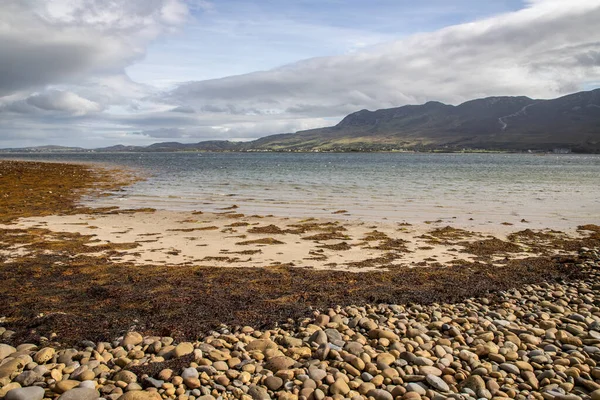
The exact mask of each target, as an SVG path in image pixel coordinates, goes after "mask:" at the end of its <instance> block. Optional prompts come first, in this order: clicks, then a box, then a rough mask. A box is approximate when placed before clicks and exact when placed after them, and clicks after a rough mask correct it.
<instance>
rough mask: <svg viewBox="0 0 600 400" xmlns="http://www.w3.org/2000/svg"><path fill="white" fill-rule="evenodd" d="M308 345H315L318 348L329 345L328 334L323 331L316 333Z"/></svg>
mask: <svg viewBox="0 0 600 400" xmlns="http://www.w3.org/2000/svg"><path fill="white" fill-rule="evenodd" d="M308 343H310V344H313V343H314V344H316V345H317V346H319V345H322V344H325V343H327V334H326V333H325V332H323V331H321V330H318V331H315V333H313V334H312V335H311V336H310V338H309V339H308Z"/></svg>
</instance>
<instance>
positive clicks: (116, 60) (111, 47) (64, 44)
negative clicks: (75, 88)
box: [0, 0, 188, 96]
mask: <svg viewBox="0 0 600 400" xmlns="http://www.w3.org/2000/svg"><path fill="white" fill-rule="evenodd" d="M187 16H188V9H187V7H186V6H185V4H184V3H182V2H181V1H180V0H148V1H146V0H128V1H127V2H119V3H115V2H114V1H110V0H70V1H69V0H56V1H51V2H50V1H46V0H3V1H2V2H0V54H2V55H3V57H2V62H1V63H0V96H6V95H9V94H12V93H15V92H18V91H20V90H28V89H33V90H36V89H40V88H43V87H44V86H46V85H56V84H61V83H77V82H79V81H80V80H82V79H84V78H87V77H89V76H90V75H94V74H115V73H117V72H122V70H123V68H124V67H125V66H127V65H129V64H131V63H133V62H134V61H135V60H139V59H140V58H141V57H142V56H143V55H144V51H145V45H146V44H147V43H148V42H149V41H150V40H152V39H154V38H156V37H157V36H158V35H159V34H161V33H162V32H165V31H168V30H170V29H172V28H173V27H174V26H177V25H178V24H181V23H182V22H183V21H184V20H185V19H186V18H187Z"/></svg>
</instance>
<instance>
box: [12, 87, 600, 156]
mask: <svg viewBox="0 0 600 400" xmlns="http://www.w3.org/2000/svg"><path fill="white" fill-rule="evenodd" d="M32 149H40V148H30V149H29V150H31V151H44V150H43V149H40V150H32ZM46 149H50V150H49V151H58V150H57V147H56V146H46ZM61 149H63V150H65V151H79V150H81V149H78V148H61ZM556 149H560V150H559V151H562V150H564V151H572V152H581V153H600V89H596V90H592V91H584V92H579V93H574V94H571V95H567V96H563V97H560V98H557V99H551V100H537V99H531V98H529V97H524V96H520V97H487V98H482V99H476V100H471V101H467V102H465V103H462V104H460V105H457V106H453V105H448V104H443V103H440V102H436V101H430V102H428V103H425V104H422V105H407V106H402V107H397V108H389V109H382V110H377V111H368V110H361V111H358V112H355V113H352V114H350V115H348V116H346V117H345V118H344V119H343V120H342V121H340V123H338V124H337V125H335V126H331V127H326V128H319V129H312V130H307V131H300V132H296V133H288V134H278V135H271V136H266V137H262V138H260V139H257V140H254V141H250V142H230V141H220V140H212V141H204V142H200V143H193V144H190V143H188V144H183V143H178V142H166V143H155V144H152V145H150V146H145V147H138V146H123V145H119V146H112V147H106V148H101V149H95V150H94V151H104V152H119V151H123V152H136V151H143V152H151V151H393V150H407V151H464V150H467V151H481V150H486V151H527V150H534V151H553V150H556ZM10 150H12V151H18V150H20V151H27V150H28V149H10ZM5 151H6V150H5Z"/></svg>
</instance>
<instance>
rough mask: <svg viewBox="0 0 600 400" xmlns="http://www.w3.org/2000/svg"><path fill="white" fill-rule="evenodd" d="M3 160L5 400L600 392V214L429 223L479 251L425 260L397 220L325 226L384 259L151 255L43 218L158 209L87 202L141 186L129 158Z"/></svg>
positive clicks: (309, 399)
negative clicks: (517, 225)
mask: <svg viewBox="0 0 600 400" xmlns="http://www.w3.org/2000/svg"><path fill="white" fill-rule="evenodd" d="M0 171H1V172H2V174H0V183H1V184H2V187H3V188H9V189H8V190H7V194H8V195H7V196H6V195H5V196H3V197H2V198H1V199H0V205H1V206H2V207H1V209H2V210H4V211H3V212H2V213H3V215H2V216H1V217H2V218H1V222H2V223H3V224H4V225H3V227H2V229H0V251H2V253H0V262H1V263H2V267H0V275H1V276H0V277H1V278H2V279H1V282H3V283H0V296H1V297H2V298H4V299H6V301H3V304H2V305H0V338H1V340H0V399H2V398H4V399H7V400H42V399H63V400H68V399H84V400H85V399H111V400H116V399H124V400H127V399H157V400H158V399H180V400H196V399H202V400H213V399H216V400H219V399H244V400H266V399H281V400H322V399H328V400H329V399H336V400H338V399H346V398H348V399H353V400H367V399H368V400H393V399H407V400H419V399H424V400H433V399H436V400H442V399H446V398H452V399H465V400H466V399H488V400H489V399H500V398H504V399H507V398H511V399H546V400H553V399H556V400H578V399H583V400H587V399H592V400H596V399H600V366H599V365H597V363H598V362H599V361H600V308H599V302H600V298H599V296H600V284H599V283H598V278H599V277H600V227H598V226H597V225H594V224H593V221H590V222H591V223H590V224H588V225H585V226H580V227H579V228H578V229H577V230H576V232H577V233H576V234H573V233H570V234H569V235H567V234H562V233H561V234H558V233H556V232H554V233H549V232H531V233H528V235H529V236H527V238H528V240H529V241H526V240H525V239H524V238H525V236H524V235H523V234H521V235H520V236H518V237H512V239H511V236H510V235H505V236H502V238H500V239H498V238H490V237H487V236H481V237H480V236H476V237H473V238H470V239H468V238H467V236H468V235H467V234H466V233H465V232H464V231H459V230H448V229H446V230H444V231H443V232H446V233H447V232H450V235H448V236H443V235H431V232H429V236H425V237H421V239H423V240H429V241H430V242H435V243H434V246H432V247H435V246H436V245H439V246H443V247H444V249H445V250H448V248H453V247H458V248H463V247H464V248H466V249H467V250H469V249H470V251H471V253H469V254H464V255H463V254H461V257H459V260H458V261H457V260H456V259H454V260H453V259H452V258H450V259H446V258H442V257H437V259H435V258H433V259H431V260H430V261H429V262H426V263H425V264H423V265H402V263H398V262H395V261H398V260H401V259H402V258H401V255H402V254H404V253H406V252H412V256H411V257H413V258H411V259H410V260H411V262H413V261H416V259H415V258H414V257H415V253H416V251H415V250H417V249H416V248H413V247H411V246H412V243H411V242H410V240H409V239H408V238H405V239H402V240H403V241H400V239H399V238H397V237H394V236H393V235H394V234H398V235H399V234H400V233H397V232H392V231H385V230H384V229H382V228H381V227H380V228H379V230H377V229H375V228H373V227H370V226H369V227H363V228H361V229H363V231H360V234H359V233H355V231H353V230H352V229H349V230H341V229H333V230H332V229H330V227H331V225H327V226H328V227H329V228H328V229H329V230H325V231H319V232H321V233H323V232H326V233H328V234H332V235H333V237H332V238H329V237H328V238H324V237H319V238H318V239H327V240H329V239H331V240H336V242H335V243H336V244H339V241H340V240H345V241H346V242H347V246H357V247H358V246H362V247H363V248H364V247H365V246H367V247H368V249H367V250H364V251H373V252H375V251H384V252H385V254H391V255H389V256H387V257H388V258H387V259H386V258H385V257H382V255H380V254H375V253H373V254H371V255H370V256H369V257H371V258H369V259H370V260H373V259H378V260H379V261H378V262H376V263H370V264H369V266H370V267H373V266H375V267H374V268H366V269H365V270H364V271H361V270H360V268H361V265H362V264H360V263H359V264H356V265H354V266H355V267H356V268H358V270H349V269H348V268H337V269H336V268H329V269H328V268H317V269H311V268H302V267H299V266H298V265H289V262H287V261H289V260H285V261H286V263H283V262H282V263H279V264H277V265H275V264H270V265H265V266H264V267H262V268H259V267H256V266H253V267H252V268H246V269H244V268H242V267H239V266H229V267H227V268H224V267H223V266H214V265H212V266H210V265H203V266H198V265H195V263H194V262H193V260H192V261H190V260H185V259H183V260H181V262H179V263H177V264H175V263H172V262H171V263H169V262H168V260H167V261H166V262H156V260H154V261H153V262H152V263H150V264H149V261H146V262H139V261H137V262H136V260H134V259H131V258H128V257H132V256H131V254H132V253H135V252H136V251H138V252H139V251H140V246H139V245H135V243H134V242H131V241H130V240H129V239H128V238H125V239H127V240H125V239H123V241H122V242H119V241H115V240H114V238H112V237H111V238H110V239H111V240H107V238H106V237H103V236H101V235H99V236H95V235H91V234H88V233H86V234H83V233H82V232H80V231H73V230H69V229H66V230H65V229H63V230H58V229H57V228H56V225H47V226H45V227H42V226H34V225H35V224H39V223H40V220H39V218H46V217H47V218H57V217H56V216H62V217H61V218H65V219H68V218H74V217H76V216H81V215H85V216H87V217H86V218H98V219H101V218H103V217H105V216H114V215H117V216H118V218H120V219H122V220H125V221H126V218H125V217H129V216H133V217H132V218H134V219H135V216H136V214H137V212H142V213H153V211H151V210H138V211H137V212H136V211H119V210H114V209H102V210H99V209H91V208H89V207H82V206H81V205H80V204H79V199H80V198H81V196H82V195H84V194H87V195H90V194H91V193H96V194H97V193H98V192H101V191H102V190H109V189H114V188H115V187H118V186H119V185H124V184H126V183H127V179H128V178H127V174H126V173H125V172H122V174H121V175H119V176H120V177H121V179H120V180H115V179H114V177H115V173H114V171H113V172H110V173H108V172H103V171H101V170H98V169H97V168H96V169H95V168H91V167H89V166H78V165H75V164H53V165H52V166H50V165H48V164H43V163H23V162H0ZM74 176H77V179H72V178H73V177H74ZM74 182H76V183H74ZM32 188H35V190H32ZM120 212H122V214H119V213H120ZM228 212H231V213H237V212H236V211H228ZM198 215H201V214H198ZM245 217H246V216H243V217H237V218H236V219H234V220H233V221H232V220H231V218H229V217H227V216H221V217H219V218H226V219H227V220H228V223H229V224H232V222H235V221H238V222H240V221H242V219H241V218H245ZM76 218H79V217H76ZM111 218H112V217H111ZM27 220H29V221H34V222H32V223H29V225H28V224H27V223H25V225H23V224H24V222H23V221H27ZM278 221H279V223H280V225H281V226H282V227H283V225H282V224H283V222H282V221H281V220H278ZM212 222H214V220H212ZM212 222H211V223H212ZM269 222H273V221H269ZM297 222H298V221H293V223H294V224H296V225H297ZM71 223H74V224H77V223H78V222H75V221H71ZM187 223H191V222H190V221H188V222H187ZM311 223H312V224H313V225H314V221H311ZM290 224H292V222H290ZM98 225H101V224H98ZM317 225H318V224H317ZM71 226H78V227H81V226H84V225H71ZM240 226H243V227H244V229H246V230H250V229H252V228H253V227H254V228H257V227H258V228H261V227H262V228H264V227H269V230H268V235H270V237H271V236H274V235H309V234H311V235H312V234H315V232H310V233H307V232H305V231H299V232H292V233H290V232H285V233H281V232H278V231H277V230H275V228H277V229H280V228H279V225H277V226H275V225H273V224H266V223H265V222H264V220H261V221H259V223H257V225H256V226H253V225H250V223H249V225H247V226H246V225H240ZM273 226H275V228H273ZM84 228H85V229H88V228H87V227H85V226H84ZM101 228H102V227H100V228H99V229H101ZM219 228H221V227H220V226H219ZM367 228H368V229H367ZM182 229H189V228H188V227H187V225H186V227H184V228H182ZM433 229H436V228H435V227H431V230H433ZM440 229H441V227H440ZM280 230H281V229H280ZM373 230H374V231H375V232H379V234H376V235H373ZM92 231H93V230H92ZM367 231H368V232H370V233H371V236H375V240H373V241H369V240H365V238H366V237H368V235H367V236H365V234H366V233H368V232H367ZM199 232H200V234H201V233H202V232H203V231H202V230H200V231H199ZM340 232H344V233H343V235H345V236H349V237H344V238H343V239H340V238H339V237H338V236H336V235H337V234H340ZM348 232H350V234H349V233H348ZM436 232H438V233H439V231H436ZM138 233H139V232H138ZM184 233H186V234H189V232H184ZM227 233H228V234H231V232H227ZM262 233H265V234H266V232H262ZM402 233H404V232H402ZM140 234H143V233H140ZM426 234H427V233H423V232H419V236H423V235H426ZM354 236H356V242H357V243H353V241H352V239H353V238H354ZM363 236H364V237H363ZM413 236H414V235H413ZM283 237H289V236H276V237H275V239H278V240H282V241H285V239H282V238H283ZM250 239H252V238H250ZM262 239H264V237H262ZM434 239H435V240H434ZM513 239H514V240H513ZM517 239H518V240H517ZM373 242H374V243H373ZM132 243H133V244H132ZM301 243H304V242H301ZM365 243H366V244H365ZM481 243H483V245H482V244H481ZM259 244H260V243H259ZM314 244H315V245H318V246H323V245H325V246H327V245H329V246H332V244H331V243H329V242H327V241H326V242H325V243H323V242H322V240H321V241H319V240H316V242H315V243H314ZM383 244H386V245H387V246H383ZM429 244H430V245H431V243H429ZM492 244H493V245H494V246H492V247H493V248H492V247H490V246H491V245H492ZM392 245H393V246H392ZM484 245H485V246H487V247H485V246H484ZM303 246H304V244H303ZM382 246H383V247H382ZM415 246H417V247H424V246H422V245H419V244H417V245H415ZM482 246H484V247H485V249H486V252H482V251H481V248H482ZM511 246H518V251H517V250H514V249H513V250H512V251H511V249H512V247H511ZM378 247H380V248H378ZM142 248H143V246H142ZM524 249H525V250H527V251H522V250H524ZM150 250H152V249H150ZM150 250H148V251H149V252H150ZM259 250H260V249H259ZM312 250H314V249H312V248H311V249H308V250H307V251H312ZM326 250H331V251H333V249H326ZM303 251H304V250H303ZM283 252H285V249H284V250H283ZM318 254H319V253H317V255H318ZM450 254H453V253H452V252H450ZM268 255H269V257H276V256H277V253H274V254H271V253H268ZM174 256H177V255H176V254H174ZM192 256H194V257H196V256H197V255H195V254H192V255H190V257H192ZM329 257H332V258H333V255H329ZM340 257H341V256H340ZM141 259H142V260H143V259H144V258H143V257H142V258H141ZM161 260H162V259H161ZM163 261H164V260H163ZM205 261H206V260H205ZM276 261H277V260H276ZM330 261H331V260H330ZM346 261H348V260H346ZM350 261H352V262H356V261H362V260H350ZM451 261H455V262H451ZM265 264H268V263H266V260H265ZM323 264H325V263H323ZM446 264H447V265H446ZM336 265H342V266H343V264H342V262H341V261H338V263H337V264H336Z"/></svg>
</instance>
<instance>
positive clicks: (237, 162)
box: [0, 153, 600, 226]
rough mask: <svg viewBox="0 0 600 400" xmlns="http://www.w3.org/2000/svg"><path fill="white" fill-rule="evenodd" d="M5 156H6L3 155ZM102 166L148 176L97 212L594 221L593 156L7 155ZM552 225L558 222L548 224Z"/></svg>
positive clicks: (599, 161)
mask: <svg viewBox="0 0 600 400" xmlns="http://www.w3.org/2000/svg"><path fill="white" fill-rule="evenodd" d="M0 157H1V158H8V156H7V155H2V156H0ZM10 157H13V158H25V159H44V160H52V161H78V162H81V161H85V162H102V163H110V164H115V165H122V166H126V167H130V168H135V169H139V170H141V171H142V173H143V174H144V175H148V176H149V178H148V179H147V180H145V181H142V182H139V183H136V184H134V185H132V186H130V187H128V188H126V189H125V191H124V192H120V193H116V194H115V195H114V196H112V197H108V198H102V199H99V200H94V202H96V203H97V204H102V205H115V204H116V205H119V206H121V207H137V206H145V207H155V208H162V209H172V210H204V211H217V210H219V209H220V208H223V207H227V206H231V205H233V204H236V205H238V206H239V207H240V208H239V211H240V212H243V213H259V214H274V215H281V216H300V217H303V216H331V215H332V212H334V211H337V210H341V209H343V210H347V211H348V213H349V214H350V215H349V216H341V217H342V218H358V219H364V220H381V219H388V220H390V221H408V222H423V221H425V220H436V219H438V218H441V219H453V217H455V218H454V220H456V221H463V222H464V221H468V220H469V218H473V219H474V220H479V221H483V220H485V221H494V222H501V221H508V222H515V221H520V220H521V219H523V218H525V219H528V220H529V219H531V220H533V221H536V222H540V223H546V226H559V225H561V224H560V223H558V222H557V221H565V222H564V225H573V224H577V223H584V222H585V223H588V222H589V223H600V156H597V155H543V156H540V155H528V154H405V153H339V154H338V153H115V154H94V153H85V154H43V155H22V154H20V155H11V156H10ZM549 221H554V222H557V223H556V224H554V223H553V224H548V222H549Z"/></svg>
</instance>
